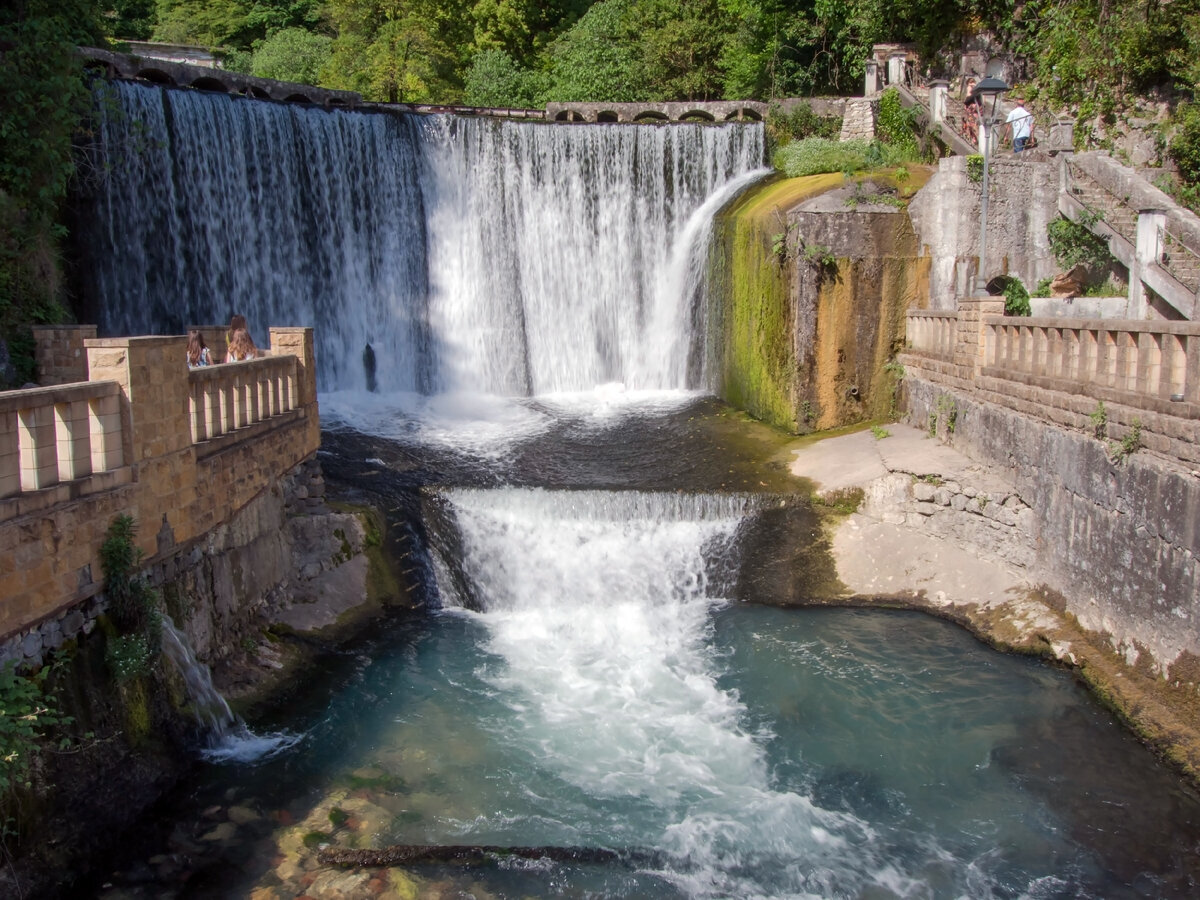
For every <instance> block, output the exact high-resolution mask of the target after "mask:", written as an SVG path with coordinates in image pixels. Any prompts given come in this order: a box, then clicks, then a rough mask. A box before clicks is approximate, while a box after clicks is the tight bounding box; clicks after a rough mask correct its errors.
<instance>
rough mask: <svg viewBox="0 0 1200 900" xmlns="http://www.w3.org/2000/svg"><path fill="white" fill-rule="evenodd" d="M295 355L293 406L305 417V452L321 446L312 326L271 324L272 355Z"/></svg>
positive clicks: (313, 451)
mask: <svg viewBox="0 0 1200 900" xmlns="http://www.w3.org/2000/svg"><path fill="white" fill-rule="evenodd" d="M289 354H290V355H292V356H295V357H296V368H297V377H296V397H295V401H294V402H295V404H296V408H297V409H300V410H302V411H303V413H304V415H305V418H307V420H308V428H307V430H306V431H305V435H306V440H307V444H306V446H305V453H306V454H307V453H316V451H317V448H318V447H320V446H321V420H320V416H319V413H318V409H317V355H316V352H315V350H314V347H313V330H312V329H311V328H272V329H271V355H272V356H285V355H289Z"/></svg>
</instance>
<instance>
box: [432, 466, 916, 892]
mask: <svg viewBox="0 0 1200 900" xmlns="http://www.w3.org/2000/svg"><path fill="white" fill-rule="evenodd" d="M445 496H446V498H447V500H448V502H449V505H450V507H451V509H452V510H453V515H454V520H455V523H456V527H457V531H458V534H459V538H460V548H459V550H460V553H461V561H460V564H461V572H462V575H463V576H464V577H465V578H466V579H467V580H468V581H469V582H470V584H471V591H472V594H473V598H474V600H475V601H476V602H478V603H479V604H481V605H482V607H483V611H482V612H481V613H465V614H468V615H477V616H478V618H479V621H481V622H482V623H483V624H484V625H485V627H486V629H487V639H486V646H485V649H487V650H488V651H490V652H491V653H494V654H496V655H497V656H498V657H499V658H500V659H501V660H502V661H503V664H502V665H501V666H499V667H496V668H495V669H494V670H492V669H489V670H488V671H487V673H486V677H487V679H488V680H489V681H490V682H491V683H492V684H493V685H494V687H495V688H496V689H497V691H498V692H499V694H498V695H499V697H500V698H501V700H502V702H505V703H507V704H508V706H509V708H510V710H511V716H510V717H509V718H508V719H507V725H506V726H504V728H505V730H506V734H505V737H506V740H508V741H510V742H511V743H513V744H515V745H518V746H523V747H524V748H525V751H526V752H527V754H528V755H529V756H530V757H531V758H533V759H535V760H537V763H538V765H540V766H542V767H544V768H546V769H548V770H549V771H551V772H553V773H554V775H555V776H557V777H558V778H560V779H562V780H564V781H566V782H567V783H569V784H572V785H574V786H576V787H577V788H579V789H580V790H582V791H584V792H586V794H587V795H588V796H591V797H594V798H598V799H602V800H609V801H611V800H613V799H614V798H618V799H627V800H629V801H630V802H631V803H632V804H633V805H634V806H636V807H638V808H639V809H640V811H639V812H638V813H636V814H631V815H636V817H637V818H638V819H639V821H640V825H639V824H637V823H628V822H625V823H622V834H623V836H624V837H625V838H626V839H627V840H636V841H640V842H642V843H643V844H644V845H645V846H650V847H654V848H656V849H658V850H660V851H663V852H665V853H667V854H669V855H670V856H671V857H672V858H673V859H674V860H675V863H673V864H672V865H671V866H669V867H668V868H667V869H666V870H664V871H663V872H662V873H661V874H663V875H664V877H667V878H669V879H671V880H672V881H675V882H676V883H678V884H679V885H680V886H681V887H682V888H683V889H685V890H686V891H687V892H689V893H692V894H696V895H706V894H715V895H722V894H726V895H728V894H731V893H732V894H736V895H741V896H750V895H755V894H761V893H764V891H765V892H766V893H776V894H777V893H778V891H779V889H780V886H781V885H783V886H785V890H784V893H790V894H794V895H797V896H801V895H805V894H806V893H812V894H813V895H816V896H819V895H822V894H823V893H825V892H826V891H827V890H829V889H836V890H842V889H843V888H846V887H847V886H849V885H851V884H858V885H860V886H861V885H862V884H864V883H871V882H876V883H878V882H879V881H880V880H882V879H885V878H888V879H891V878H893V876H892V875H891V874H890V873H886V872H885V871H882V867H879V866H877V865H873V864H872V862H871V856H872V854H871V852H870V850H869V847H868V842H869V840H870V838H871V832H870V829H869V827H868V826H866V825H865V824H864V823H862V822H860V821H859V820H857V819H855V818H854V817H852V816H849V815H845V814H842V813H834V812H829V811H826V810H822V809H820V808H818V807H816V806H814V805H813V804H812V802H811V801H810V800H809V799H808V798H807V797H804V796H801V795H798V794H795V793H788V792H779V791H775V790H773V789H772V787H771V783H770V775H769V772H768V771H767V766H766V757H765V753H764V751H763V749H762V746H761V742H762V739H763V738H764V737H765V736H764V735H755V734H751V733H748V732H747V731H746V730H745V729H744V728H743V726H742V724H741V723H742V719H743V717H744V713H745V710H744V707H743V706H742V704H741V703H740V701H739V699H738V696H737V695H736V693H735V692H732V691H729V690H726V689H723V688H722V687H721V686H720V685H719V684H718V679H719V677H720V675H721V671H722V666H723V661H722V660H721V659H720V658H719V656H718V655H717V653H716V652H715V651H714V650H713V648H712V646H711V642H710V638H711V622H710V611H711V610H712V609H713V607H714V606H717V605H720V604H722V603H723V601H722V600H721V599H720V597H719V590H717V589H718V588H719V586H718V585H715V584H714V578H716V580H717V581H720V580H722V579H721V571H722V569H721V563H722V561H724V558H725V556H726V551H728V550H729V548H730V547H731V545H732V543H733V541H734V538H735V535H736V532H737V528H738V525H739V523H740V522H741V521H742V519H743V517H744V516H745V515H746V514H748V513H749V512H750V511H751V510H752V508H753V503H754V500H753V498H751V497H748V496H738V495H733V496H720V497H717V496H698V495H688V494H639V493H628V492H622V493H609V492H547V491H540V490H529V491H517V490H504V491H475V490H454V491H449V492H447V493H446V494H445ZM452 565H453V562H451V561H446V560H439V561H438V562H437V564H436V568H437V569H438V570H439V585H440V586H441V587H442V589H443V596H444V597H449V598H451V599H450V600H448V601H447V602H449V603H453V602H454V600H453V591H454V588H453V586H452V585H453V583H454V580H453V578H452V576H451V572H450V566H452ZM647 808H649V810H651V811H650V812H647V811H646V809H647ZM631 829H632V833H631ZM638 829H640V833H639V832H638ZM784 861H786V864H785V862H784ZM786 865H792V866H793V867H794V869H795V871H794V872H790V873H789V872H788V871H786ZM872 869H874V870H875V871H874V872H872V871H871V870H872ZM761 872H769V873H770V878H771V879H772V885H773V886H771V887H769V888H767V887H764V886H762V885H760V884H759V883H758V881H757V880H756V879H757V878H758V877H759V873H761ZM780 879H782V881H780Z"/></svg>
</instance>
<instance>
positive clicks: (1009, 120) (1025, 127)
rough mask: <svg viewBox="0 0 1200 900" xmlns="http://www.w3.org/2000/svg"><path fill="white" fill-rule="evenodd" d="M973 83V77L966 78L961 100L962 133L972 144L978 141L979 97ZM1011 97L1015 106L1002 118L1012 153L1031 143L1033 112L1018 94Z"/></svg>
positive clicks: (1005, 137)
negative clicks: (964, 93)
mask: <svg viewBox="0 0 1200 900" xmlns="http://www.w3.org/2000/svg"><path fill="white" fill-rule="evenodd" d="M975 85H976V82H975V79H974V78H968V79H967V83H966V87H965V92H966V99H965V100H963V110H964V114H963V123H962V133H963V137H965V138H966V139H967V140H968V141H970V142H971V143H972V144H978V143H979V114H980V99H979V95H978V94H977V93H976V92H975ZM1012 99H1013V102H1014V103H1015V104H1016V106H1014V107H1013V108H1012V109H1011V110H1009V112H1008V115H1007V116H1005V118H1004V132H1005V133H1004V139H1005V140H1011V141H1012V148H1013V152H1014V153H1020V152H1021V151H1022V150H1024V149H1025V148H1026V147H1028V146H1031V145H1032V143H1033V113H1031V112H1030V111H1029V110H1027V109H1026V108H1025V102H1024V100H1023V99H1022V98H1021V96H1020V95H1019V94H1018V95H1016V96H1014V97H1013V98H1012Z"/></svg>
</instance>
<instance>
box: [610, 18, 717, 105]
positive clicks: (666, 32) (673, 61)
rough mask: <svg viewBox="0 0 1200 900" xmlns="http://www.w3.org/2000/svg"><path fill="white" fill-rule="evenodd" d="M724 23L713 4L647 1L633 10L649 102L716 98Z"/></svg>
mask: <svg viewBox="0 0 1200 900" xmlns="http://www.w3.org/2000/svg"><path fill="white" fill-rule="evenodd" d="M730 24H731V22H730V19H729V17H728V16H727V14H726V13H725V12H724V11H723V10H722V9H721V7H720V4H719V3H718V2H717V0H648V2H642V3H640V4H639V5H638V7H637V8H636V11H635V15H634V17H633V22H632V30H633V32H634V33H635V34H637V35H639V39H638V46H640V48H641V53H642V65H643V70H644V72H645V77H646V80H647V82H648V83H649V84H650V85H652V87H651V95H652V96H651V97H650V99H661V100H713V99H717V98H719V97H721V96H722V80H723V72H722V69H721V57H722V51H723V49H724V45H725V39H726V35H727V33H728V31H729V28H730Z"/></svg>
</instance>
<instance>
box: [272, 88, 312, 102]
mask: <svg viewBox="0 0 1200 900" xmlns="http://www.w3.org/2000/svg"><path fill="white" fill-rule="evenodd" d="M280 99H281V100H283V102H284V103H312V102H313V98H312V97H310V96H308V94H305V93H302V92H300V91H291V92H290V93H288V94H287V95H286V96H284V97H281V98H280Z"/></svg>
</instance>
